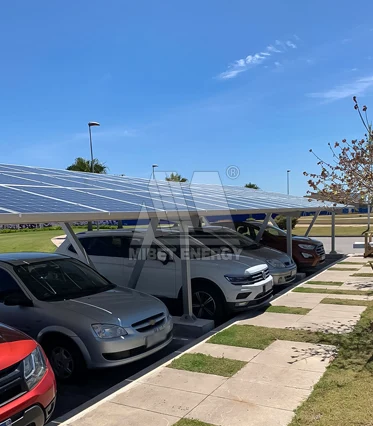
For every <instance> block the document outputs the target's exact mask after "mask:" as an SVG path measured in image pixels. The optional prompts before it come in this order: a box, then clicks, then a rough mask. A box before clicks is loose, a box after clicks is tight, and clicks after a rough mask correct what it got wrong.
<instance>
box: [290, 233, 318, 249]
mask: <svg viewBox="0 0 373 426" xmlns="http://www.w3.org/2000/svg"><path fill="white" fill-rule="evenodd" d="M293 241H295V242H296V243H297V244H302V243H304V244H315V245H316V246H318V245H319V244H322V242H321V241H318V240H315V239H313V238H310V237H301V236H298V235H293Z"/></svg>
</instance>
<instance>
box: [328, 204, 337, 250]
mask: <svg viewBox="0 0 373 426" xmlns="http://www.w3.org/2000/svg"><path fill="white" fill-rule="evenodd" d="M336 253H337V252H336V250H335V212H334V211H333V212H332V249H331V251H330V254H336Z"/></svg>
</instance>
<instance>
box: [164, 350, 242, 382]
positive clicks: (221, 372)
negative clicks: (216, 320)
mask: <svg viewBox="0 0 373 426" xmlns="http://www.w3.org/2000/svg"><path fill="white" fill-rule="evenodd" d="M246 364H247V363H246V362H244V361H237V360H234V359H229V358H215V357H213V356H211V355H204V354H199V353H195V354H185V355H183V356H181V357H180V358H177V359H175V360H174V361H172V363H171V364H170V365H168V367H169V368H175V369H176V370H187V371H194V372H195V373H206V374H215V375H217V376H224V377H232V376H233V375H234V374H236V373H237V371H239V370H241V368H242V367H244V366H245V365H246Z"/></svg>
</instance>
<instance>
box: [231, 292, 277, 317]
mask: <svg viewBox="0 0 373 426" xmlns="http://www.w3.org/2000/svg"><path fill="white" fill-rule="evenodd" d="M272 299H273V289H271V290H269V291H267V292H264V293H262V294H260V295H258V296H257V298H256V299H254V300H250V301H248V302H247V304H246V305H245V306H237V303H228V309H229V311H230V312H243V311H248V310H250V309H257V308H260V307H261V306H265V305H268V303H269V302H270V301H271V300H272Z"/></svg>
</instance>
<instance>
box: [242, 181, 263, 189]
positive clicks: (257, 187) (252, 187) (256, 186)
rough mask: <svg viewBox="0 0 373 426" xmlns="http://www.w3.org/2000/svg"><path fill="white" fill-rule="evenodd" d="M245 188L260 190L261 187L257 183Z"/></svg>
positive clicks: (248, 184)
mask: <svg viewBox="0 0 373 426" xmlns="http://www.w3.org/2000/svg"><path fill="white" fill-rule="evenodd" d="M245 188H251V189H260V188H259V186H258V185H257V184H256V183H252V182H249V183H247V184H246V185H245Z"/></svg>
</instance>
